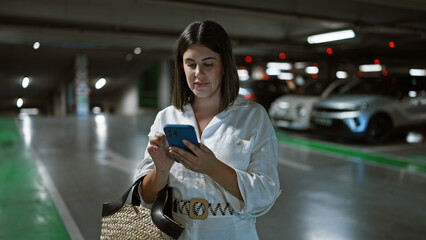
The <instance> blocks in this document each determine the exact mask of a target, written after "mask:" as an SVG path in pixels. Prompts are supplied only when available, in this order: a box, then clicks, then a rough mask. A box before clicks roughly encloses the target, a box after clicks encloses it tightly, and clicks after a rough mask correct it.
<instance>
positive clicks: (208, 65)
mask: <svg viewBox="0 0 426 240" xmlns="http://www.w3.org/2000/svg"><path fill="white" fill-rule="evenodd" d="M204 66H206V67H211V66H213V63H204Z"/></svg>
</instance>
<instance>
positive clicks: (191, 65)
mask: <svg viewBox="0 0 426 240" xmlns="http://www.w3.org/2000/svg"><path fill="white" fill-rule="evenodd" d="M186 66H188V67H190V68H195V64H193V63H191V64H186Z"/></svg>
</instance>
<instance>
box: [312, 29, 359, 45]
mask: <svg viewBox="0 0 426 240" xmlns="http://www.w3.org/2000/svg"><path fill="white" fill-rule="evenodd" d="M354 37H355V33H354V31H353V30H343V31H337V32H329V33H323V34H318V35H312V36H309V37H308V39H307V41H308V43H310V44H316V43H323V42H331V41H338V40H343V39H349V38H354Z"/></svg>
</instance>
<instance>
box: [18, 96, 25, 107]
mask: <svg viewBox="0 0 426 240" xmlns="http://www.w3.org/2000/svg"><path fill="white" fill-rule="evenodd" d="M22 105H24V100H22V98H18V100H16V106H17V107H18V108H20V107H22Z"/></svg>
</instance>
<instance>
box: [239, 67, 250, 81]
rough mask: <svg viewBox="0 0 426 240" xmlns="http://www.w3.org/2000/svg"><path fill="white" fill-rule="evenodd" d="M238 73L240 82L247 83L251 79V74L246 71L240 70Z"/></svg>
mask: <svg viewBox="0 0 426 240" xmlns="http://www.w3.org/2000/svg"><path fill="white" fill-rule="evenodd" d="M237 72H238V78H239V79H240V81H247V80H249V79H250V76H249V73H248V71H247V70H246V69H238V70H237Z"/></svg>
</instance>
